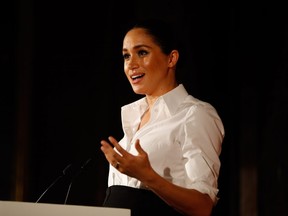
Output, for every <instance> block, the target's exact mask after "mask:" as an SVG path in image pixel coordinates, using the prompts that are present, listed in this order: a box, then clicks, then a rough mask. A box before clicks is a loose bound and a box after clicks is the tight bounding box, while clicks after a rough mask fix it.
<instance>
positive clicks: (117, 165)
mask: <svg viewBox="0 0 288 216" xmlns="http://www.w3.org/2000/svg"><path fill="white" fill-rule="evenodd" d="M113 166H114V167H115V168H116V169H118V168H119V162H118V161H117V162H116V163H115V164H114V165H113Z"/></svg>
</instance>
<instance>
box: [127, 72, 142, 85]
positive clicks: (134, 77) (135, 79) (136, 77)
mask: <svg viewBox="0 0 288 216" xmlns="http://www.w3.org/2000/svg"><path fill="white" fill-rule="evenodd" d="M144 75H145V74H144V73H143V74H137V75H132V76H130V78H131V79H132V83H133V84H135V83H138V82H140V81H141V79H142V78H143V77H144Z"/></svg>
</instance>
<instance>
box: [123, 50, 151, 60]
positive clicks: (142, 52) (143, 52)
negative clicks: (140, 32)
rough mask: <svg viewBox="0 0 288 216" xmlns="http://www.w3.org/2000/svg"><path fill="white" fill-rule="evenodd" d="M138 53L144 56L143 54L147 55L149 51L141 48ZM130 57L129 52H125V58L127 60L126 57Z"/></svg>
mask: <svg viewBox="0 0 288 216" xmlns="http://www.w3.org/2000/svg"><path fill="white" fill-rule="evenodd" d="M137 54H138V56H140V57H143V56H146V55H147V54H148V52H147V51H146V50H139V51H138V52H137ZM129 57H130V54H128V53H125V54H123V58H124V59H125V60H126V59H129Z"/></svg>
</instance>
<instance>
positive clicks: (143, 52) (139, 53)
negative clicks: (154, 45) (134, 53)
mask: <svg viewBox="0 0 288 216" xmlns="http://www.w3.org/2000/svg"><path fill="white" fill-rule="evenodd" d="M147 54H148V52H147V51H146V50H139V51H138V55H139V56H146V55H147Z"/></svg>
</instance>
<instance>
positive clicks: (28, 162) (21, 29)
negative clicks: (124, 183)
mask: <svg viewBox="0 0 288 216" xmlns="http://www.w3.org/2000/svg"><path fill="white" fill-rule="evenodd" d="M1 5H2V6H1V17H2V18H1V20H2V25H1V28H2V29H1V36H2V39H1V68H0V69H1V73H0V85H1V101H0V104H1V116H0V118H1V119H0V122H1V131H0V133H1V134H0V135H1V136H0V143H1V151H0V154H1V155H0V158H1V159H0V162H1V163H0V168H1V177H0V183H1V184H0V199H1V200H21V201H28V202H35V201H36V200H37V199H38V198H39V196H40V195H41V194H42V193H43V191H44V190H45V189H46V188H47V187H48V185H49V184H51V183H52V182H53V181H54V180H55V179H56V178H57V177H58V176H60V175H61V174H62V171H63V169H64V168H65V167H66V166H67V165H68V164H73V165H72V166H71V167H73V168H71V169H69V170H68V172H67V175H66V176H65V178H62V179H61V180H60V181H59V182H58V183H57V184H55V185H54V187H52V188H51V190H49V192H47V194H46V195H45V196H43V199H41V200H40V202H48V203H60V204H61V203H63V202H64V200H65V196H66V194H67V191H68V185H69V183H70V182H71V181H70V179H71V178H72V177H73V176H75V175H76V174H77V172H78V171H79V170H80V171H81V173H80V175H77V176H76V177H75V178H74V180H73V184H72V186H71V190H70V194H69V197H68V200H67V203H68V204H75V205H91V206H99V205H101V203H102V201H103V198H104V195H105V188H106V184H107V183H106V182H107V173H108V164H107V162H106V160H105V158H104V156H103V155H102V153H101V152H100V140H101V139H102V138H106V137H107V136H108V135H114V136H115V137H117V138H118V139H120V138H121V137H122V131H121V122H120V120H121V119H120V107H121V106H122V105H124V104H126V103H129V102H132V101H134V100H135V99H137V98H139V96H137V95H135V94H134V93H133V91H132V89H131V87H130V84H129V83H128V81H127V80H126V77H125V75H124V72H123V61H122V56H121V48H122V37H123V34H124V29H125V27H126V25H127V24H128V23H130V22H133V20H134V19H136V18H142V17H160V18H164V19H167V20H169V21H170V22H172V23H173V24H174V26H175V28H176V30H177V32H178V33H179V35H180V36H181V38H182V42H183V45H184V46H185V49H186V51H187V52H186V53H185V54H187V59H186V60H188V61H187V62H186V63H185V66H184V70H183V71H181V78H182V82H183V84H184V85H185V87H186V88H187V90H188V91H189V92H190V93H191V94H192V95H193V96H195V97H198V98H200V99H202V100H206V101H208V102H210V103H211V104H212V105H214V106H215V107H216V109H217V110H218V112H219V115H220V116H221V118H222V119H223V122H224V125H225V128H226V137H225V140H224V143H223V151H222V154H221V160H222V169H221V174H220V178H219V187H220V192H219V196H220V200H219V203H218V205H217V208H216V209H215V212H214V214H215V215H221V216H225V215H227V216H228V215H229V216H231V215H235V216H238V215H245V216H249V215H256V214H257V215H261V216H262V215H267V216H268V215H269V216H270V215H277V216H282V215H287V213H288V209H287V204H286V203H287V201H288V200H287V198H286V197H287V195H286V194H287V192H288V189H287V180H288V178H287V173H288V172H287V171H288V170H287V156H286V152H287V144H288V143H287V123H286V122H287V120H288V119H287V110H288V95H287V42H288V39H287V30H288V29H287V10H286V9H285V7H283V6H280V5H279V6H277V7H276V6H274V5H273V6H272V5H271V4H268V3H262V4H261V5H256V4H255V6H254V5H252V4H249V5H248V4H247V5H240V4H236V3H235V5H228V4H226V5H224V4H223V5H213V4H207V5H205V6H204V5H199V4H196V3H194V2H186V1H170V0H167V1H148V0H147V1H130V0H127V1H116V0H114V1H113V0H111V1H102V2H94V1H93V2H90V1H81V2H71V1H55V0H52V1H48V2H43V1H33V0H29V1H24V0H19V1H9V2H5V3H4V2H3V3H1ZM180 57H181V56H180ZM89 158H91V159H92V160H91V161H90V162H89V163H88V164H87V166H85V169H80V167H81V165H83V163H85V161H86V160H87V159H89ZM250 183H253V184H252V185H251V184H250ZM19 185H20V188H21V190H22V191H23V193H22V194H21V193H20V195H19V191H18V192H17V190H16V188H18V187H19ZM21 185H22V186H21Z"/></svg>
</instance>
